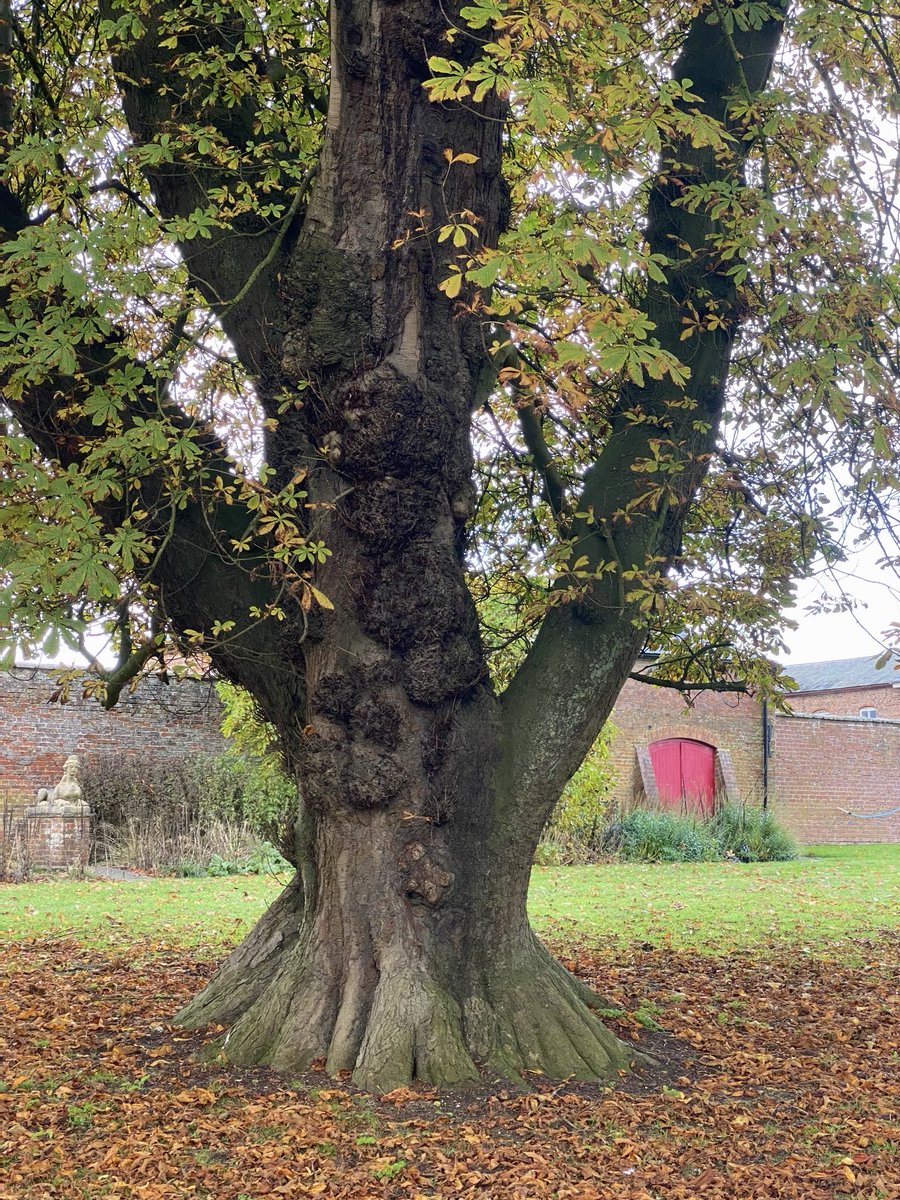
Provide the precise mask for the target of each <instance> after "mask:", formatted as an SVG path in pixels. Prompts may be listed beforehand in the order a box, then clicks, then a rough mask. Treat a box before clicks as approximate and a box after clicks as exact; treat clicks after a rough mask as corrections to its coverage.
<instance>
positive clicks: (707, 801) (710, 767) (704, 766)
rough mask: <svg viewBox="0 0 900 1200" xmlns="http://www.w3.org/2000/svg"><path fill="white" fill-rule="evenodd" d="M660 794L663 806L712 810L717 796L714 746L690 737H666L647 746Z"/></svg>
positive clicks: (707, 812)
mask: <svg viewBox="0 0 900 1200" xmlns="http://www.w3.org/2000/svg"><path fill="white" fill-rule="evenodd" d="M650 761H651V762H652V763H653V774H654V775H655V776H656V786H657V788H658V789H659V798H660V800H661V801H662V803H663V805H664V806H665V807H666V808H683V807H684V808H691V809H695V810H697V811H699V812H701V813H703V814H704V815H707V814H711V813H712V812H713V809H714V808H715V799H716V749H715V746H709V745H707V744H706V742H695V741H692V740H691V739H690V738H666V739H665V740H664V741H661V742H654V743H653V744H652V745H651V747H650Z"/></svg>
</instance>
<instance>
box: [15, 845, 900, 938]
mask: <svg viewBox="0 0 900 1200" xmlns="http://www.w3.org/2000/svg"><path fill="white" fill-rule="evenodd" d="M807 855H808V856H807V857H804V858H802V859H800V860H798V861H796V862H788V863H757V864H752V865H744V864H736V863H730V864H723V863H690V864H688V863H675V864H671V865H647V866H641V865H634V864H612V865H601V866H590V867H537V868H535V871H534V874H533V876H532V886H531V913H532V918H533V920H534V922H535V924H536V926H537V928H538V929H539V930H540V931H541V933H543V934H545V935H548V936H550V937H551V938H552V939H553V940H554V941H558V942H574V941H592V942H596V941H608V940H613V941H617V942H619V943H629V942H648V943H651V944H652V945H654V946H657V945H670V946H673V947H675V948H679V949H681V948H690V949H695V950H702V951H708V952H711V953H716V952H718V951H728V950H735V949H738V950H740V949H746V950H753V949H756V948H761V947H763V946H766V945H770V944H772V943H773V942H776V943H781V944H784V943H793V944H797V945H799V946H801V947H805V948H807V949H808V950H809V951H811V952H814V953H815V952H819V951H822V950H824V949H829V951H833V949H834V948H835V944H836V943H840V942H841V940H842V939H845V938H849V937H866V936H871V935H874V934H877V933H879V932H880V931H882V930H885V929H889V928H894V929H896V928H897V926H898V912H900V846H825V847H813V848H811V849H810V850H809V851H807ZM280 886H281V885H280V884H279V882H278V881H277V880H275V879H270V878H265V877H262V878H260V877H257V876H228V877H225V878H216V879H147V880H142V881H141V882H137V883H111V882H106V881H100V880H90V881H74V880H57V881H54V882H50V883H29V884H7V885H0V939H2V938H15V939H20V938H30V937H37V938H46V937H70V936H71V937H75V938H77V939H78V940H80V941H83V942H85V943H93V944H98V945H107V946H110V945H128V944H131V943H133V942H135V941H136V940H142V939H150V940H151V941H155V942H158V943H160V944H162V945H178V946H192V947H197V948H198V949H202V950H208V951H210V952H211V953H217V952H220V951H221V950H222V949H223V947H227V946H229V945H231V944H233V943H234V942H235V941H237V939H238V938H239V937H240V936H241V935H242V934H243V933H245V932H246V930H247V929H248V928H249V927H250V925H252V923H253V922H254V920H255V919H256V917H257V916H258V915H259V913H260V912H262V910H263V908H264V907H265V905H266V904H268V903H270V902H271V901H272V900H273V899H274V897H275V896H276V895H277V894H278V891H279V890H280Z"/></svg>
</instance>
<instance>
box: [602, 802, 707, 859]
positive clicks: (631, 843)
mask: <svg viewBox="0 0 900 1200" xmlns="http://www.w3.org/2000/svg"><path fill="white" fill-rule="evenodd" d="M604 849H605V850H606V851H607V853H610V854H615V855H616V856H617V857H618V858H622V859H624V860H625V861H626V862H712V861H714V860H715V859H718V858H721V857H722V851H721V847H720V845H719V842H718V840H717V839H716V837H715V835H714V833H713V831H712V830H711V829H710V827H709V824H708V823H707V822H706V821H702V820H700V819H699V818H697V817H695V816H692V815H690V814H688V813H674V812H663V811H661V810H658V809H650V808H633V809H632V810H631V811H630V812H627V813H624V814H622V815H621V816H620V817H619V818H618V819H617V820H615V821H613V822H612V824H611V825H609V826H608V828H607V831H606V836H605V838H604Z"/></svg>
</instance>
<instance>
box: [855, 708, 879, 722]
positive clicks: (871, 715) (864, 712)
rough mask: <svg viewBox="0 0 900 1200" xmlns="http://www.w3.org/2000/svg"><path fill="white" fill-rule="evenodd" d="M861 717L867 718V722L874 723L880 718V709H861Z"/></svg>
mask: <svg viewBox="0 0 900 1200" xmlns="http://www.w3.org/2000/svg"><path fill="white" fill-rule="evenodd" d="M859 715H860V716H861V717H865V718H866V720H867V721H874V720H875V718H876V717H877V716H878V709H877V708H861V709H860V710H859Z"/></svg>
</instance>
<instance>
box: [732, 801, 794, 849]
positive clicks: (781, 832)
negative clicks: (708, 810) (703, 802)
mask: <svg viewBox="0 0 900 1200" xmlns="http://www.w3.org/2000/svg"><path fill="white" fill-rule="evenodd" d="M711 825H712V828H713V830H714V832H715V835H716V838H717V840H718V842H719V845H720V846H721V847H722V852H723V854H725V855H726V856H727V855H731V856H733V857H734V858H737V859H739V860H740V861H741V862H787V861H790V860H791V859H793V858H797V857H798V856H799V854H800V847H799V846H798V844H797V842H796V841H795V840H794V838H792V837H791V835H790V834H789V833H788V832H787V830H786V829H783V828H782V827H781V826H780V825H779V824H778V822H777V821H776V819H775V818H774V817H773V816H772V814H771V813H770V812H768V811H763V809H761V808H754V807H753V806H748V805H744V804H723V805H721V806H720V807H719V809H718V810H717V812H716V815H715V817H714V818H713V820H712V822H711Z"/></svg>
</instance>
